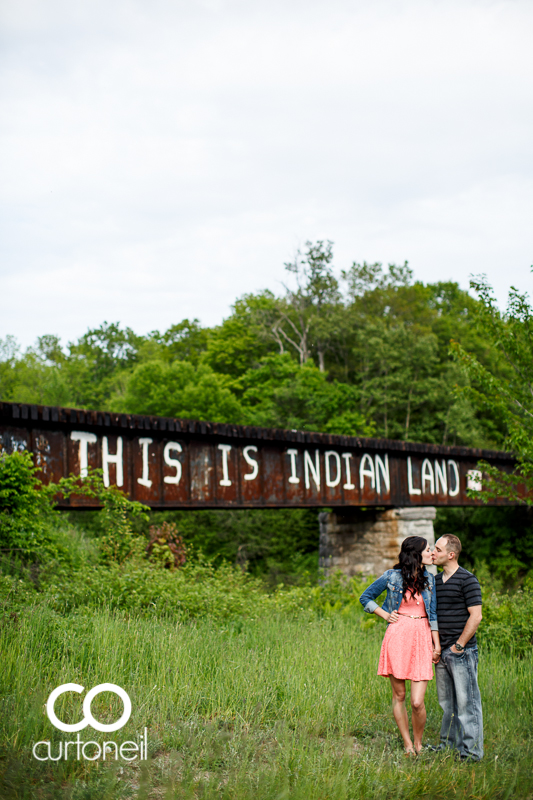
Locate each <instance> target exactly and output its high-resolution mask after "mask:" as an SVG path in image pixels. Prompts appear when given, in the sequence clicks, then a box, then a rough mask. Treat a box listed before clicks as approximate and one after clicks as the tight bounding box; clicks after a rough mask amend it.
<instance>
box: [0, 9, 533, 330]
mask: <svg viewBox="0 0 533 800" xmlns="http://www.w3.org/2000/svg"><path fill="white" fill-rule="evenodd" d="M532 22H533V7H532V6H531V3H529V2H527V0H524V2H519V1H517V2H503V3H497V2H476V1H475V0H462V2H459V0H446V2H437V1H435V2H431V0H425V1H422V0H404V2H393V1H392V0H391V1H390V2H387V0H376V1H375V2H373V3H362V2H341V1H340V0H337V1H335V0H330V1H329V2H326V1H325V0H320V1H319V2H318V1H317V0H315V1H314V2H313V0H308V2H305V3H304V2H303V1H302V2H300V0H294V1H293V2H291V3H286V2H284V3H281V2H279V1H278V2H271V3H268V4H265V3H259V2H246V3H244V2H222V1H221V2H216V1H213V2H207V0H206V2H191V1H190V0H189V2H181V3H176V2H163V1H162V0H154V2H150V3H146V2H141V1H140V0H139V2H121V0H107V2H106V3H103V2H96V1H95V2H93V3H90V4H72V3H67V2H52V1H51V2H48V3H46V4H43V3H41V2H28V1H26V2H24V0H7V1H6V2H5V3H4V20H3V29H4V38H5V47H4V56H3V61H2V65H1V69H2V85H3V87H4V88H3V90H2V106H3V123H2V127H1V129H0V153H1V154H2V155H1V158H2V162H3V163H2V173H3V180H2V186H1V188H0V204H1V209H2V216H3V220H4V223H3V227H4V231H3V236H2V240H3V244H2V267H1V268H0V280H1V286H2V297H3V303H2V309H3V313H2V321H1V324H0V336H3V335H6V334H7V333H14V334H15V335H17V336H18V338H19V339H21V340H22V341H23V342H24V343H25V344H27V343H29V342H31V341H33V339H34V338H35V336H36V335H38V334H40V333H45V332H53V333H58V334H60V335H62V336H64V337H65V338H73V337H75V336H77V335H80V334H81V333H82V332H83V331H84V330H85V329H86V328H87V327H88V326H95V325H97V324H99V323H100V322H101V321H102V320H103V319H108V320H120V321H122V322H123V323H125V324H128V325H131V326H132V327H134V328H135V329H136V330H138V331H139V332H143V331H147V330H150V329H153V328H160V329H162V328H165V327H167V326H168V325H170V324H172V323H173V322H176V321H178V320H179V319H181V318H182V317H184V316H189V317H193V316H197V317H200V319H201V320H202V321H203V322H204V323H208V324H212V323H216V322H218V321H220V320H221V319H222V317H223V316H224V315H225V314H227V313H228V310H229V305H230V304H231V302H232V301H233V300H234V299H235V298H236V297H237V296H238V295H240V294H243V293H244V292H247V291H254V290H258V289H260V288H263V287H270V288H272V289H274V290H277V289H279V287H280V282H281V280H283V278H284V271H283V262H284V261H286V260H287V259H288V258H290V257H291V255H292V253H293V251H294V248H295V247H296V246H297V245H298V244H301V243H303V242H304V241H305V240H306V239H315V238H329V239H333V240H334V241H335V243H336V248H335V252H336V255H337V258H336V262H337V264H338V265H339V267H342V266H347V265H348V264H349V263H350V262H351V261H352V260H354V259H357V260H363V259H367V260H383V261H385V262H386V261H392V260H395V261H403V260H404V259H405V258H407V259H409V261H410V262H411V265H412V266H413V267H414V269H415V274H416V276H417V277H419V278H421V279H423V280H436V279H442V280H446V279H453V280H458V281H460V283H461V284H462V285H463V286H465V287H466V286H467V284H468V275H469V273H471V272H474V273H479V272H486V273H487V274H488V276H489V279H490V280H491V281H492V282H493V284H494V285H495V287H496V288H497V291H498V294H499V297H500V298H504V296H505V294H506V290H507V288H508V286H509V285H510V284H511V283H513V282H514V283H515V284H517V285H519V286H520V287H522V288H525V289H527V288H529V287H530V286H531V276H530V274H529V265H530V263H531V262H532V261H533V246H532V234H531V230H532V225H531V223H530V218H531V216H532V211H533V200H532V190H533V174H532V173H533V170H532V166H533V158H532V155H531V147H530V142H531V141H532V139H533V130H532V128H533V119H532V114H531V101H530V98H531V93H532V88H533V86H532V84H533V52H532V49H531V47H530V42H529V38H530V30H531V24H532Z"/></svg>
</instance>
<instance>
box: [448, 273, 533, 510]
mask: <svg viewBox="0 0 533 800" xmlns="http://www.w3.org/2000/svg"><path fill="white" fill-rule="evenodd" d="M471 285H472V287H473V288H474V289H475V290H476V291H477V292H478V294H479V296H480V300H481V302H480V305H479V310H478V324H479V327H480V329H481V330H482V331H483V333H484V334H485V337H486V339H487V341H488V342H490V344H491V345H492V347H493V349H494V350H495V351H497V352H499V353H501V354H502V356H503V358H504V359H505V362H506V366H507V370H506V372H505V373H503V374H502V373H500V374H498V373H497V372H496V371H495V370H494V369H493V368H490V367H489V366H486V365H484V364H483V363H481V361H480V360H479V358H478V357H477V356H476V354H474V353H470V352H468V350H467V349H466V348H465V347H464V346H462V345H461V344H460V343H458V342H454V343H453V346H452V350H453V353H454V355H455V357H456V359H457V360H458V361H459V362H460V363H461V364H462V365H463V366H464V368H465V369H466V371H467V372H468V374H469V375H470V379H471V384H470V385H469V386H466V387H465V388H464V389H463V392H464V394H465V395H466V396H467V397H468V398H469V400H470V401H471V402H472V403H473V404H475V405H476V406H477V408H478V409H479V410H480V411H481V412H487V411H488V410H490V413H491V414H492V415H493V416H495V417H496V418H498V419H499V422H500V426H501V428H503V430H504V431H505V440H504V445H505V447H506V448H507V449H509V450H511V451H512V452H513V453H514V454H515V455H516V458H517V462H518V466H517V470H516V474H517V475H518V476H519V478H518V480H517V479H516V477H515V476H511V475H507V474H505V473H504V472H501V471H500V470H499V469H498V468H497V467H495V466H491V465H489V464H487V463H486V462H483V461H482V462H480V468H481V469H482V470H483V471H484V473H485V478H484V485H483V491H482V493H481V495H480V496H481V497H482V498H483V499H489V498H494V497H506V498H513V499H515V500H522V501H523V502H526V503H528V504H530V505H533V444H532V436H533V393H532V386H533V308H532V307H531V304H530V302H529V298H528V296H527V294H521V293H520V292H519V291H518V290H517V289H515V288H514V287H512V288H511V290H510V292H509V302H508V306H507V310H506V312H505V313H501V312H500V311H499V309H498V308H497V306H496V302H495V299H494V296H493V293H492V289H491V287H490V286H489V285H488V284H487V282H486V280H485V279H484V278H480V279H479V280H475V281H472V282H471Z"/></svg>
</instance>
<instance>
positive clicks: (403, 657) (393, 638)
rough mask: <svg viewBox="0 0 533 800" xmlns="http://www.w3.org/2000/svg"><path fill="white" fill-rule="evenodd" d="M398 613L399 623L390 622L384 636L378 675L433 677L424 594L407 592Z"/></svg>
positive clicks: (404, 678) (426, 679)
mask: <svg viewBox="0 0 533 800" xmlns="http://www.w3.org/2000/svg"><path fill="white" fill-rule="evenodd" d="M398 613H399V614H400V617H399V619H398V622H391V623H389V625H388V626H387V630H386V631H385V636H384V637H383V644H382V645H381V654H380V656H379V667H378V675H383V676H384V677H386V678H387V677H388V676H389V675H393V676H394V677H395V678H401V679H402V680H409V681H430V680H431V679H432V678H433V663H432V656H433V641H432V639H431V629H430V627H429V621H428V618H427V614H426V607H425V605H424V601H423V599H422V596H421V595H419V594H415V596H414V597H412V596H411V592H407V595H406V596H405V597H404V598H403V600H402V602H401V605H400V608H399V609H398ZM413 617H422V619H413Z"/></svg>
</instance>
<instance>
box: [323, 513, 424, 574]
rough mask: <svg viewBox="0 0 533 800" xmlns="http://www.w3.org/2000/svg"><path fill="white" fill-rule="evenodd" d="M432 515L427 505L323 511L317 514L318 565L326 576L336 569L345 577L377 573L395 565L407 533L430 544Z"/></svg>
mask: <svg viewBox="0 0 533 800" xmlns="http://www.w3.org/2000/svg"><path fill="white" fill-rule="evenodd" d="M435 516H436V511H435V508H433V507H431V506H420V507H418V508H391V509H388V510H387V511H374V510H372V509H366V510H364V511H363V510H362V509H357V508H352V509H346V510H337V511H332V512H329V513H328V512H323V513H321V514H320V515H319V519H320V545H319V562H318V563H319V567H320V568H321V569H323V570H324V572H325V573H326V575H328V574H331V573H333V572H336V571H337V570H340V571H341V572H343V573H344V574H345V575H347V576H349V577H351V576H352V575H357V574H361V573H362V574H364V575H381V573H382V572H385V570H387V569H390V568H391V567H392V566H394V564H396V562H397V560H398V553H399V552H400V547H401V544H402V542H403V540H404V539H405V538H406V537H407V536H423V537H424V538H425V539H427V540H428V543H429V544H430V545H431V546H432V547H433V544H434V541H435V539H434V532H433V520H434V519H435ZM431 571H432V572H434V571H436V569H435V567H432V568H431Z"/></svg>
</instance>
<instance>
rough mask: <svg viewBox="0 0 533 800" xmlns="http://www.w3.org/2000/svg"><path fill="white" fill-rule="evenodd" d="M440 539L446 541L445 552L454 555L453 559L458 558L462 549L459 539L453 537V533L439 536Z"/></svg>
mask: <svg viewBox="0 0 533 800" xmlns="http://www.w3.org/2000/svg"><path fill="white" fill-rule="evenodd" d="M441 539H444V540H445V541H446V552H447V553H455V557H456V558H459V556H460V554H461V550H462V549H463V545H462V544H461V540H460V539H459V537H458V536H455V534H453V533H444V534H443V535H442V536H441Z"/></svg>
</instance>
